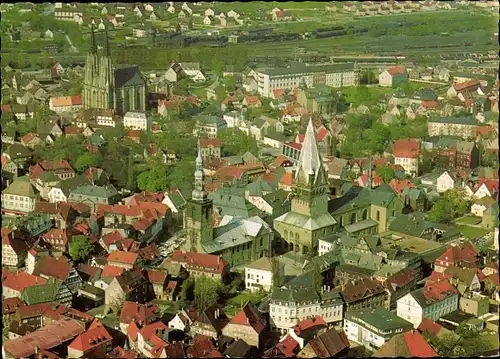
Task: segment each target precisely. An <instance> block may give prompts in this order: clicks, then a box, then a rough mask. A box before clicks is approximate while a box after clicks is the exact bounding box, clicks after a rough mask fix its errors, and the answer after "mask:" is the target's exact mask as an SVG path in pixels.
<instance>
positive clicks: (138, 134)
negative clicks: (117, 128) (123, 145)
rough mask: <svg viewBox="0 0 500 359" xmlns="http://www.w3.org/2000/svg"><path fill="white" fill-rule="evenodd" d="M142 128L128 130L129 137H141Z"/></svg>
mask: <svg viewBox="0 0 500 359" xmlns="http://www.w3.org/2000/svg"><path fill="white" fill-rule="evenodd" d="M141 133H142V131H141V130H131V131H128V132H127V137H130V138H140V137H141Z"/></svg>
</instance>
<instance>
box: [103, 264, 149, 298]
mask: <svg viewBox="0 0 500 359" xmlns="http://www.w3.org/2000/svg"><path fill="white" fill-rule="evenodd" d="M105 291H106V296H105V303H106V306H107V307H108V308H109V307H110V306H111V305H112V304H113V303H114V302H115V301H117V300H118V301H120V300H128V301H131V302H140V303H146V302H147V301H148V299H150V297H151V296H152V294H153V291H152V288H151V283H150V282H149V281H148V280H147V279H146V278H145V277H144V276H143V275H142V273H141V271H140V270H139V269H135V270H131V271H125V272H123V273H122V274H120V275H119V276H117V277H114V278H113V279H112V280H111V282H110V284H109V286H108V287H107V288H106V289H105Z"/></svg>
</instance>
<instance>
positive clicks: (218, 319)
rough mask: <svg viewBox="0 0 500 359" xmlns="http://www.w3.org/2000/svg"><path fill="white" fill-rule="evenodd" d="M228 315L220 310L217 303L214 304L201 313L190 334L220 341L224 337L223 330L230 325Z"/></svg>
mask: <svg viewBox="0 0 500 359" xmlns="http://www.w3.org/2000/svg"><path fill="white" fill-rule="evenodd" d="M228 321H229V320H228V318H227V316H226V314H225V313H224V312H223V311H222V310H221V309H220V308H219V305H218V304H217V303H215V304H212V305H211V306H209V307H208V308H206V309H205V310H203V311H202V312H201V313H199V315H198V317H197V318H196V320H195V321H194V322H193V324H192V325H191V327H190V334H191V335H192V336H194V335H197V334H198V335H206V336H208V337H212V338H214V339H218V338H219V337H220V336H221V335H222V330H223V329H224V327H225V326H226V324H227V323H228Z"/></svg>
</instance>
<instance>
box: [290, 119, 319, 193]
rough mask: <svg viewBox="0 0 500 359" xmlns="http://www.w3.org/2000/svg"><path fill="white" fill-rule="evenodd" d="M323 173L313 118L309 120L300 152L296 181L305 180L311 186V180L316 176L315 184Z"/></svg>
mask: <svg viewBox="0 0 500 359" xmlns="http://www.w3.org/2000/svg"><path fill="white" fill-rule="evenodd" d="M321 171H324V168H323V162H322V161H321V156H320V154H319V150H318V144H317V143H316V134H315V132H314V127H313V123H312V118H309V123H308V124H307V130H306V134H305V136H304V142H303V143H302V150H301V151H300V156H299V161H298V167H297V172H296V174H295V180H298V179H302V180H305V181H304V182H305V183H307V184H311V183H309V178H310V176H311V175H312V176H314V179H313V183H312V184H314V183H316V180H317V179H318V175H319V173H320V172H321Z"/></svg>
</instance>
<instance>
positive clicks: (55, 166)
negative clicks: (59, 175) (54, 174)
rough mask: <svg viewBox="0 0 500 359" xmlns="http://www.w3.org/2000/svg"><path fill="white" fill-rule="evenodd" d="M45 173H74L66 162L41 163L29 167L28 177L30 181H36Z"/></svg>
mask: <svg viewBox="0 0 500 359" xmlns="http://www.w3.org/2000/svg"><path fill="white" fill-rule="evenodd" d="M45 171H60V172H63V173H74V172H75V171H74V170H73V168H72V167H71V165H70V164H69V162H68V161H67V160H61V161H42V162H39V163H37V164H36V165H33V166H31V167H30V170H29V177H30V178H31V179H36V178H38V177H40V176H41V175H42V173H43V172H45Z"/></svg>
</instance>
